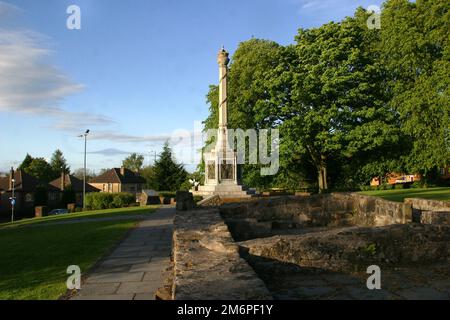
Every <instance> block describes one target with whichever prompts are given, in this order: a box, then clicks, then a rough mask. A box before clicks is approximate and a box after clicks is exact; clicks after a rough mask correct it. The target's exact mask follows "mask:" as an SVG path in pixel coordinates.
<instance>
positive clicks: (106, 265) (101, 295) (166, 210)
mask: <svg viewBox="0 0 450 320" xmlns="http://www.w3.org/2000/svg"><path fill="white" fill-rule="evenodd" d="M174 215H175V208H174V207H173V206H163V207H161V208H160V209H158V210H157V211H156V212H155V213H153V214H150V215H148V216H146V217H145V219H144V220H142V221H141V222H140V223H139V224H138V225H137V227H136V228H135V229H133V230H132V231H131V232H130V234H129V235H128V236H127V238H126V239H124V240H123V241H122V242H121V243H120V244H119V245H118V246H117V248H116V249H115V250H113V252H112V253H111V254H110V255H108V256H107V257H106V258H105V259H104V260H103V261H102V262H101V263H99V265H98V266H97V268H96V269H95V270H93V271H92V273H91V274H89V275H88V276H87V278H86V280H85V281H84V282H83V284H82V286H81V290H80V291H79V292H78V293H77V294H76V295H75V296H74V297H72V298H71V299H73V300H133V299H135V300H154V299H155V293H156V290H157V289H158V288H159V287H161V286H162V285H163V276H162V272H163V271H165V270H166V268H167V267H168V266H169V264H170V258H169V257H170V253H171V245H172V230H173V226H172V224H173V217H174Z"/></svg>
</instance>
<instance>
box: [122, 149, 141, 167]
mask: <svg viewBox="0 0 450 320" xmlns="http://www.w3.org/2000/svg"><path fill="white" fill-rule="evenodd" d="M143 164H144V156H143V155H141V154H137V153H132V154H131V155H130V156H129V157H127V158H126V159H125V160H123V162H122V165H123V166H124V167H125V168H127V169H130V170H132V171H134V172H140V171H141V169H142V165H143Z"/></svg>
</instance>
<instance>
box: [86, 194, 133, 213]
mask: <svg viewBox="0 0 450 320" xmlns="http://www.w3.org/2000/svg"><path fill="white" fill-rule="evenodd" d="M135 202H136V199H135V197H134V195H132V194H130V193H125V192H121V193H104V192H95V193H94V192H93V193H88V194H86V207H87V208H88V209H91V210H102V209H113V208H123V207H128V206H129V205H130V204H132V203H135Z"/></svg>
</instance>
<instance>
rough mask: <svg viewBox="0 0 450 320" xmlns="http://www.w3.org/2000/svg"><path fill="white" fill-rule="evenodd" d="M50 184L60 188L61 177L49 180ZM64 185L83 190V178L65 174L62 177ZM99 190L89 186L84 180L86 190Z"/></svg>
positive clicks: (78, 190)
mask: <svg viewBox="0 0 450 320" xmlns="http://www.w3.org/2000/svg"><path fill="white" fill-rule="evenodd" d="M50 184H51V185H52V186H54V187H56V188H58V189H61V177H59V178H58V179H55V180H53V181H52V182H50ZM64 186H65V187H69V186H71V187H72V189H73V191H75V192H83V180H80V179H78V178H77V177H75V176H72V175H70V174H66V176H65V178H64ZM99 191H100V190H99V189H97V188H95V187H93V186H91V185H90V184H88V183H87V182H86V192H99Z"/></svg>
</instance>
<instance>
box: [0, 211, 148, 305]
mask: <svg viewBox="0 0 450 320" xmlns="http://www.w3.org/2000/svg"><path fill="white" fill-rule="evenodd" d="M134 209H136V208H134ZM153 210H154V207H153V208H149V207H147V208H146V211H147V212H151V211H153ZM116 211H117V213H118V214H119V212H122V213H123V212H124V211H123V210H122V209H116ZM131 211H132V210H131ZM103 212H104V213H103V216H105V215H106V216H110V215H111V214H113V213H114V212H112V211H111V210H105V211H103ZM125 212H127V213H128V212H129V209H127V210H125ZM141 213H143V211H141ZM94 215H95V216H96V217H101V216H102V214H100V213H98V212H97V213H95V214H94ZM89 218H91V216H88V217H87V219H89ZM33 220H34V221H36V222H37V219H33ZM136 222H137V219H131V218H130V219H126V220H115V221H101V222H99V221H92V222H84V223H72V224H61V225H45V224H44V225H42V226H40V227H39V228H21V227H17V228H3V229H0V299H20V300H21V299H33V300H35V299H57V298H58V297H59V296H61V295H62V294H64V293H65V292H66V280H67V277H68V276H69V275H68V274H66V270H67V267H68V266H69V265H78V266H79V267H80V268H81V272H82V273H85V272H86V271H88V270H89V269H90V268H91V267H92V266H93V265H94V264H95V262H97V261H98V259H100V258H101V257H102V256H103V255H104V254H105V253H106V252H108V250H110V248H112V247H113V246H114V245H115V244H116V243H117V242H118V241H119V240H120V239H121V238H122V237H123V236H124V235H125V234H126V232H127V231H128V230H129V229H130V228H132V227H133V226H134V225H135V224H136Z"/></svg>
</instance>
